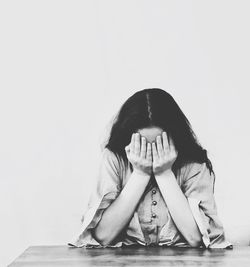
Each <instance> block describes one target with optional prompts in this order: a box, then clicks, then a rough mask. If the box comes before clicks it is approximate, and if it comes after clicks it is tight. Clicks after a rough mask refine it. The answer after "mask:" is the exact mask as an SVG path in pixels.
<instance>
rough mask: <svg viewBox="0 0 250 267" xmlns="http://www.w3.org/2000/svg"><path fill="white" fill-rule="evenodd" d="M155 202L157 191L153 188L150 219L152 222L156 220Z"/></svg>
mask: <svg viewBox="0 0 250 267" xmlns="http://www.w3.org/2000/svg"><path fill="white" fill-rule="evenodd" d="M157 200H158V194H157V190H156V189H155V188H153V190H152V192H151V217H152V219H153V220H156V219H157Z"/></svg>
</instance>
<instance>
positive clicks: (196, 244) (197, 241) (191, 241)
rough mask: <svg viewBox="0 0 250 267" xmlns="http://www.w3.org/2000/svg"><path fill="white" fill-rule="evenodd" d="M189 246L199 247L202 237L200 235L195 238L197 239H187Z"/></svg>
mask: <svg viewBox="0 0 250 267" xmlns="http://www.w3.org/2000/svg"><path fill="white" fill-rule="evenodd" d="M187 241H188V243H189V245H190V246H191V247H194V248H197V247H200V246H201V245H202V237H201V235H199V236H197V237H194V236H192V237H189V239H188V240H187Z"/></svg>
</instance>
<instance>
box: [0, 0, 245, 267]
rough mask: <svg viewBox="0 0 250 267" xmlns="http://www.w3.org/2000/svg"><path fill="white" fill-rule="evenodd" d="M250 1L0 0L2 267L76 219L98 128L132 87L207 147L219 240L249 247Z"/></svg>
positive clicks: (69, 228)
mask: <svg viewBox="0 0 250 267" xmlns="http://www.w3.org/2000/svg"><path fill="white" fill-rule="evenodd" d="M249 7H250V4H249V2H248V1H218V0H217V1H199V0H197V1H184V0H183V1H166V0H164V1H158V0H157V1H155V0H154V1H153V0H152V1H146V0H140V1H138V0H133V1H132V0H124V1H117V0H112V1H110V0H106V1H95V0H89V1H62V0H60V1H52V0H50V1H45V0H43V1H1V3H0V38H1V41H0V73H1V78H0V90H1V92H0V93H1V95H0V205H1V209H0V212H1V227H0V236H1V244H0V251H1V260H0V265H1V266H5V265H6V264H8V263H10V262H12V261H13V260H14V259H15V258H16V257H17V256H19V255H20V254H21V253H22V252H23V251H24V250H25V249H26V248H27V247H29V246H32V245H66V244H67V242H68V241H69V240H71V239H72V237H73V236H74V235H75V233H76V232H77V231H78V229H79V226H80V219H81V216H82V214H83V212H84V209H85V207H86V205H87V200H88V196H89V193H90V190H91V188H92V186H93V181H94V180H95V177H96V172H97V168H98V164H99V160H100V151H101V150H100V145H101V142H102V141H103V139H104V137H105V134H104V132H105V127H106V125H107V124H108V123H109V121H110V120H111V118H112V117H113V116H114V114H115V113H116V112H117V111H118V109H119V108H120V106H121V105H122V103H123V102H124V101H125V100H126V99H127V98H128V97H129V96H131V95H132V94H133V93H135V92H136V91H137V90H141V89H144V88H151V87H160V88H163V89H165V90H166V91H168V92H169V93H170V94H172V96H173V97H174V98H175V100H176V101H177V103H178V104H179V106H180V107H181V109H182V110H183V112H184V113H185V114H186V116H187V117H188V119H189V120H190V122H191V124H192V126H193V129H194V131H195V133H196V134H197V136H198V138H199V141H200V142H201V144H202V145H203V147H204V148H205V149H207V151H208V155H209V157H210V159H211V161H212V163H213V165H214V170H215V173H216V177H217V180H216V187H215V188H216V189H215V190H216V193H215V195H216V200H217V205H218V212H219V215H220V218H221V220H222V222H223V224H224V227H225V230H226V233H227V236H228V238H229V239H230V240H232V241H233V242H235V243H237V244H249V240H250V210H249V208H248V207H247V204H248V203H250V194H249V185H250V183H249V178H250V177H249V171H248V166H249V162H250V156H249V145H250V141H249V136H250V127H249V114H250V105H249V85H250V80H249V71H250V65H249V62H250V52H249V51H250V50H249V47H250V39H249V25H250V17H249Z"/></svg>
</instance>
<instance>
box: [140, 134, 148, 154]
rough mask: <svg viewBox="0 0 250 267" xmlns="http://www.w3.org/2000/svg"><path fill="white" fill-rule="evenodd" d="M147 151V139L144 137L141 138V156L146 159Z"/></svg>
mask: <svg viewBox="0 0 250 267" xmlns="http://www.w3.org/2000/svg"><path fill="white" fill-rule="evenodd" d="M146 149H147V146H146V138H145V137H142V138H141V155H140V157H142V158H146Z"/></svg>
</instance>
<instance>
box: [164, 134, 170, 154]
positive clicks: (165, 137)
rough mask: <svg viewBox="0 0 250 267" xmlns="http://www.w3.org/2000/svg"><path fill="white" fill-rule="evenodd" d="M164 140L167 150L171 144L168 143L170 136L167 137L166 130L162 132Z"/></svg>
mask: <svg viewBox="0 0 250 267" xmlns="http://www.w3.org/2000/svg"><path fill="white" fill-rule="evenodd" d="M162 140H163V150H164V151H165V152H167V151H168V150H169V144H168V137H167V133H166V132H163V133H162Z"/></svg>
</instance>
